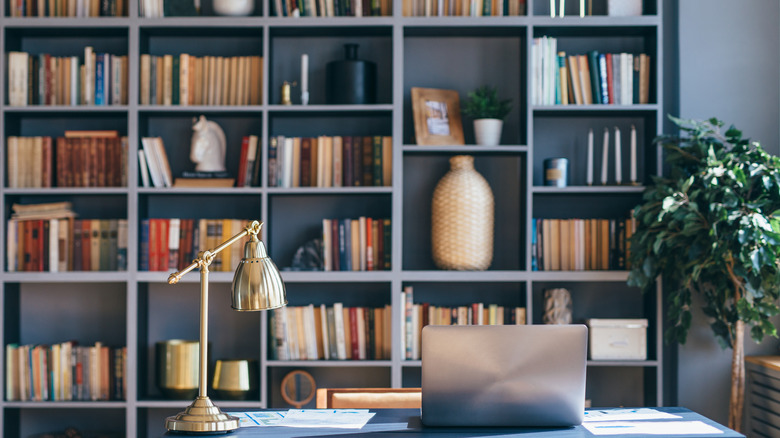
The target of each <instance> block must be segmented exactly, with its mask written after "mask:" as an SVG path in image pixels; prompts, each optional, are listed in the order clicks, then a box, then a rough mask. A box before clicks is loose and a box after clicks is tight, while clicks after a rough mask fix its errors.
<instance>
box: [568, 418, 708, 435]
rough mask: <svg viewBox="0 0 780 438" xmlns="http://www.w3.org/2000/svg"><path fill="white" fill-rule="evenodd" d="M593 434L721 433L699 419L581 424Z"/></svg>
mask: <svg viewBox="0 0 780 438" xmlns="http://www.w3.org/2000/svg"><path fill="white" fill-rule="evenodd" d="M582 425H583V426H584V427H585V428H586V429H588V430H589V431H590V433H592V434H593V435H624V434H637V435H639V434H646V435H667V436H671V435H704V434H714V433H723V431H722V430H718V429H716V428H714V427H712V426H710V425H708V424H705V423H703V422H701V421H601V422H591V423H583V424H582Z"/></svg>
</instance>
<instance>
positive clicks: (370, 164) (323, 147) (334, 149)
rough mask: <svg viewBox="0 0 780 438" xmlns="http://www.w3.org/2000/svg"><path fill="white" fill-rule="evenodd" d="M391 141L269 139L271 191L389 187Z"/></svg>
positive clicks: (384, 138)
mask: <svg viewBox="0 0 780 438" xmlns="http://www.w3.org/2000/svg"><path fill="white" fill-rule="evenodd" d="M392 175H393V138H392V137H389V136H382V135H376V136H364V137H359V136H355V137H350V136H334V137H330V136H319V137H316V138H315V137H311V138H310V137H285V136H282V135H279V136H274V137H271V138H270V141H269V147H268V185H269V186H270V187H358V186H364V187H368V186H374V187H381V186H385V187H389V186H391V185H392Z"/></svg>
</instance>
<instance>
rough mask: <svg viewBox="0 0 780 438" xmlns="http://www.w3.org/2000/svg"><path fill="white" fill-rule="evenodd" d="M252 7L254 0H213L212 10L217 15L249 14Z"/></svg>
mask: <svg viewBox="0 0 780 438" xmlns="http://www.w3.org/2000/svg"><path fill="white" fill-rule="evenodd" d="M254 9H255V1H254V0H214V12H216V13H217V14H219V15H233V16H241V15H249V14H251V13H252V11H253V10H254Z"/></svg>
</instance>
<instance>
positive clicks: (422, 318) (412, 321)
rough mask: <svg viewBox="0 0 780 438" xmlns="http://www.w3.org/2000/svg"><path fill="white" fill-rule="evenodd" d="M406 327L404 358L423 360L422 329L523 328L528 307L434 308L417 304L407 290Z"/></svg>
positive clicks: (403, 296) (403, 297)
mask: <svg viewBox="0 0 780 438" xmlns="http://www.w3.org/2000/svg"><path fill="white" fill-rule="evenodd" d="M401 308H402V309H403V310H402V312H403V323H402V327H401V333H402V336H401V337H400V338H401V355H402V356H403V357H404V358H405V359H407V360H419V359H420V341H421V338H422V328H423V327H425V326H426V325H429V324H430V325H510V324H512V325H515V324H517V325H522V324H525V322H526V313H525V307H511V306H501V305H498V304H484V303H471V304H469V305H464V306H455V307H451V306H444V307H440V306H432V305H430V303H414V289H413V287H412V286H405V287H404V290H403V291H402V292H401Z"/></svg>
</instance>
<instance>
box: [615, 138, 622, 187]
mask: <svg viewBox="0 0 780 438" xmlns="http://www.w3.org/2000/svg"><path fill="white" fill-rule="evenodd" d="M622 167H623V160H622V159H621V158H620V128H618V127H617V126H615V184H618V185H620V183H622V182H623V169H622Z"/></svg>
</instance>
